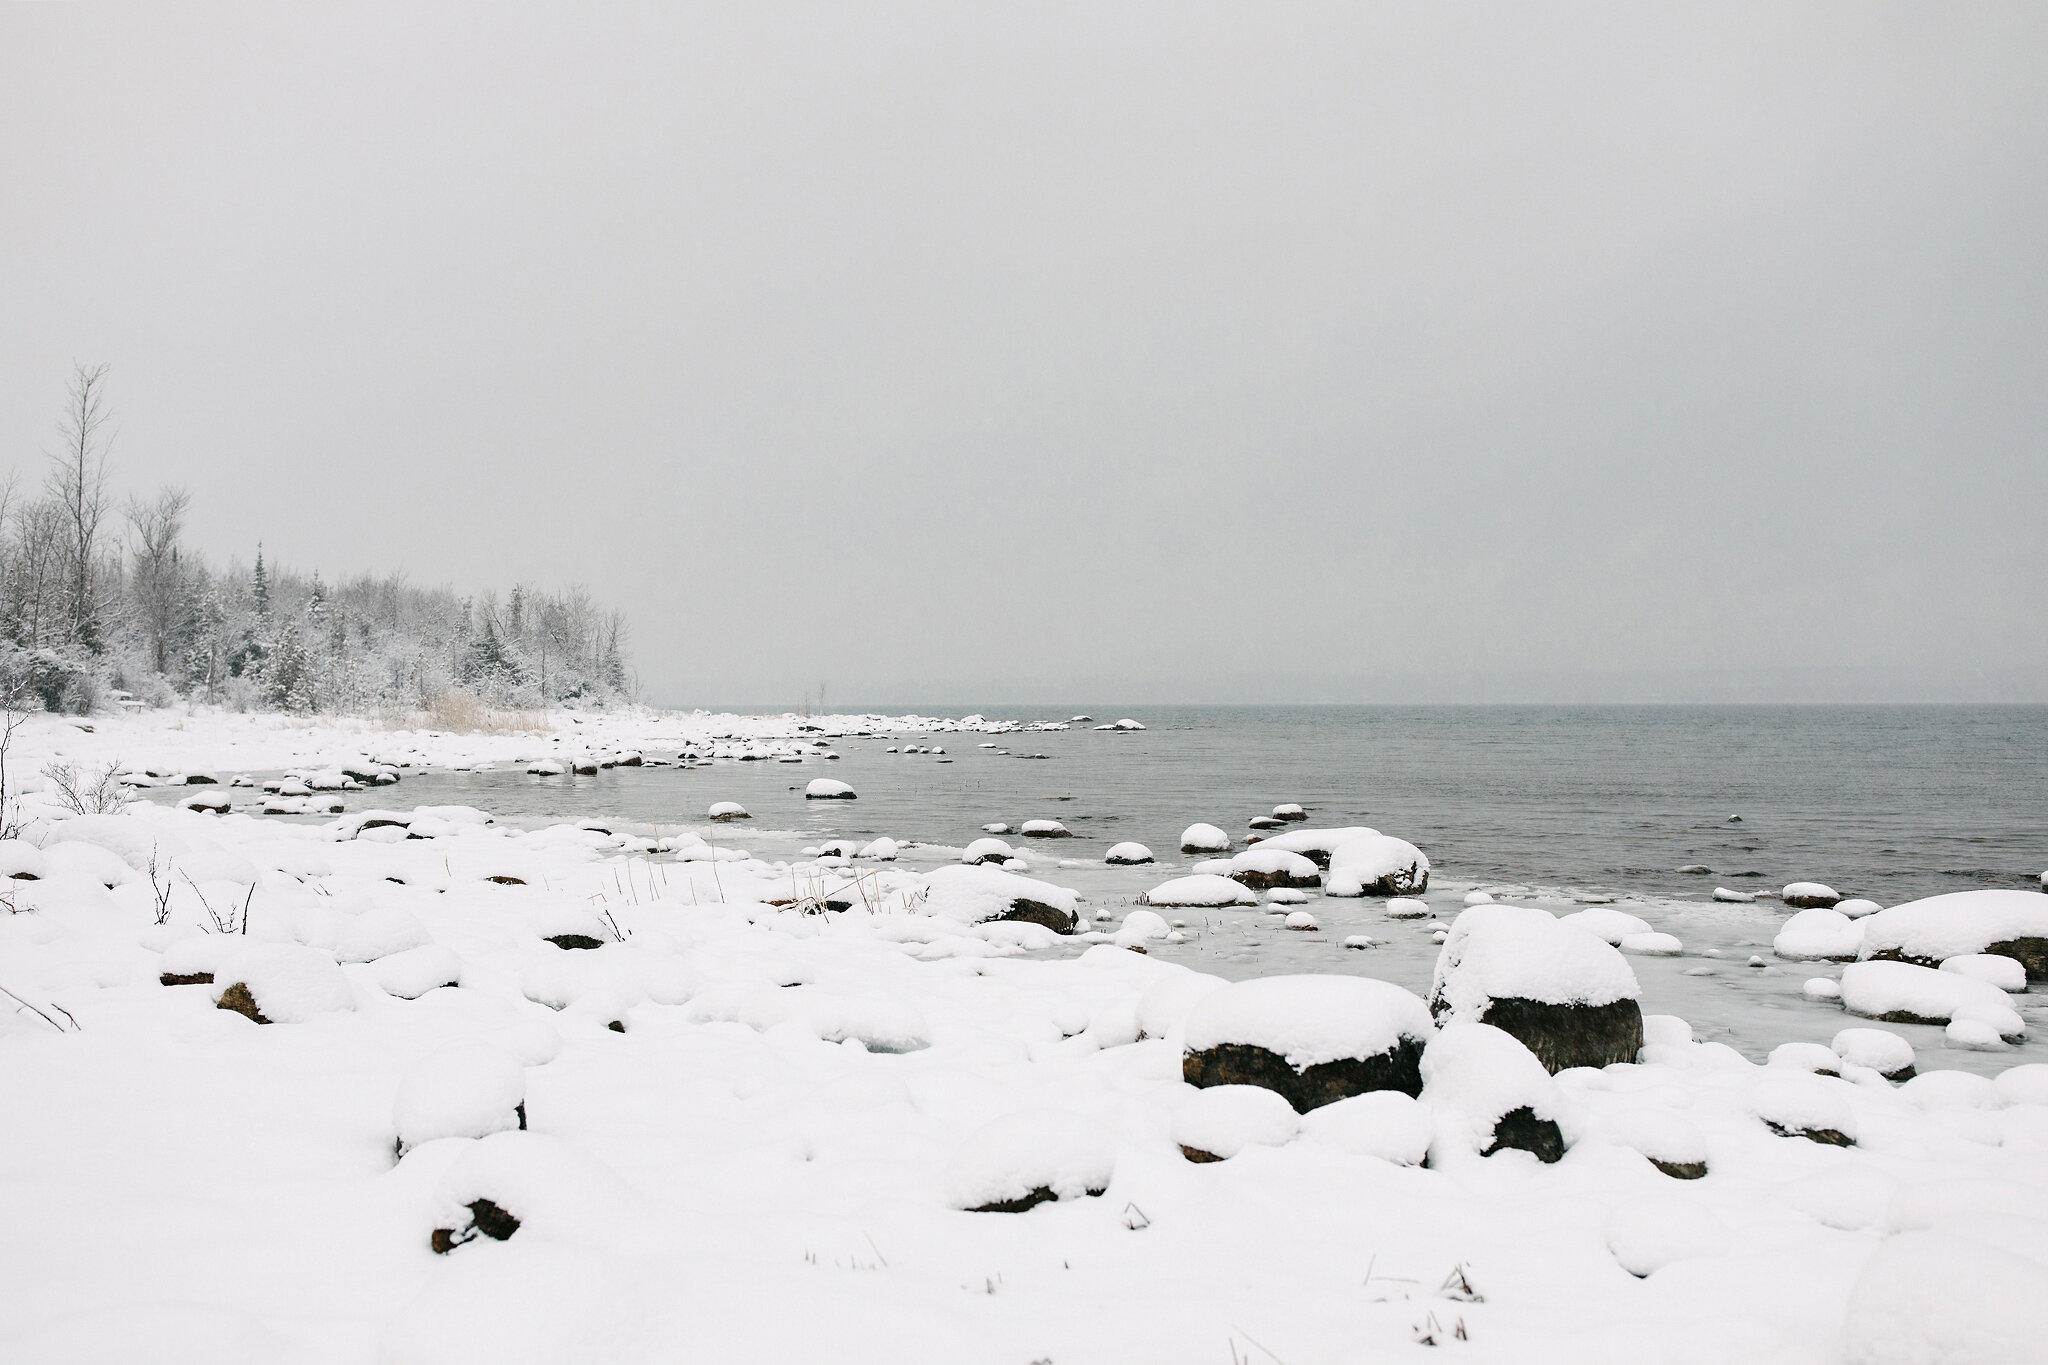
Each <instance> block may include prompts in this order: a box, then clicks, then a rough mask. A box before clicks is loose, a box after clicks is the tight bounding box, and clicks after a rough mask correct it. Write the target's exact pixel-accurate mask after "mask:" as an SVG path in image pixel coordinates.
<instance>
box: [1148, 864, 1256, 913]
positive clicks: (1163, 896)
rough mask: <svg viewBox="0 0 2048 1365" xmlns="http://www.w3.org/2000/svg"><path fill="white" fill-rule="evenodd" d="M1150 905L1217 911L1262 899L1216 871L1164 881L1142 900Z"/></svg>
mask: <svg viewBox="0 0 2048 1365" xmlns="http://www.w3.org/2000/svg"><path fill="white" fill-rule="evenodd" d="M1138 899H1139V900H1141V901H1142V902H1143V903H1144V904H1146V905H1164V906H1187V907H1190V908H1214V907H1216V906H1222V905H1257V904H1258V903H1259V898H1258V896H1257V895H1256V894H1255V893H1254V892H1252V891H1251V890H1249V889H1247V888H1246V887H1245V886H1243V885H1242V884H1241V883H1238V882H1234V881H1232V880H1231V879H1230V878H1228V877H1224V876H1220V875H1218V874H1217V873H1214V872H1203V873H1198V874H1197V875H1195V876H1192V877H1175V878H1174V879H1173V880H1172V881H1169V882H1161V883H1160V884H1159V885H1158V886H1155V887H1153V888H1152V889H1151V890H1150V891H1147V892H1146V893H1145V894H1144V895H1142V896H1140V897H1139V898H1138Z"/></svg>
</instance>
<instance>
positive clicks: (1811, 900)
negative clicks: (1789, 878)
mask: <svg viewBox="0 0 2048 1365" xmlns="http://www.w3.org/2000/svg"><path fill="white" fill-rule="evenodd" d="M1780 894H1781V895H1783V897H1784V899H1785V904H1787V905H1789V906H1791V907H1792V908H1793V909H1794V910H1808V909H1812V908H1814V907H1816V906H1818V907H1819V908H1821V909H1824V910H1829V909H1833V908H1834V905H1835V903H1836V902H1837V901H1839V900H1841V899H1842V893H1841V892H1839V891H1837V890H1835V888H1833V887H1832V886H1824V885H1822V884H1821V883H1820V882H1792V883H1790V884H1789V885H1787V886H1786V888H1785V889H1784V891H1783V892H1781V893H1780Z"/></svg>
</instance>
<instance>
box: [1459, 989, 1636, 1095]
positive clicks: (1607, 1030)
mask: <svg viewBox="0 0 2048 1365" xmlns="http://www.w3.org/2000/svg"><path fill="white" fill-rule="evenodd" d="M1430 1007H1431V1012H1432V1013H1437V1014H1441V1013H1442V1012H1443V1010H1444V1009H1445V1005H1444V1004H1443V1002H1442V1001H1441V1000H1436V1001H1432V1002H1431V1006H1430ZM1479 1022H1480V1023H1482V1024H1492V1025H1493V1026H1494V1027H1495V1028H1497V1029H1501V1030H1503V1031H1505V1032H1507V1033H1511V1034H1513V1035H1514V1036H1515V1037H1516V1038H1518V1039H1520V1040H1521V1042H1522V1046H1524V1047H1526V1048H1528V1049H1529V1051H1531V1052H1533V1053H1535V1054H1536V1060H1538V1061H1539V1062H1542V1063H1543V1069H1544V1070H1546V1071H1548V1072H1549V1073H1550V1074H1551V1075H1553V1076H1555V1075H1556V1074H1557V1073H1558V1072H1560V1071H1565V1070H1569V1069H1570V1068H1572V1067H1575V1066H1591V1067H1602V1066H1613V1065H1615V1064H1616V1063H1617V1062H1633V1061H1634V1060H1635V1059H1636V1054H1637V1053H1638V1052H1641V1051H1642V1049H1643V1009H1642V1006H1641V1005H1638V1004H1637V1003H1636V1002H1635V1001H1633V1000H1616V1001H1615V1002H1614V1003H1612V1004H1609V1005H1550V1004H1545V1003H1544V1002H1543V1001H1541V1000H1521V999H1515V998H1507V999H1501V1000H1494V1001H1491V1002H1490V1003H1488V1005H1487V1006H1486V1008H1485V1009H1484V1010H1483V1011H1481V1013H1480V1015H1479Z"/></svg>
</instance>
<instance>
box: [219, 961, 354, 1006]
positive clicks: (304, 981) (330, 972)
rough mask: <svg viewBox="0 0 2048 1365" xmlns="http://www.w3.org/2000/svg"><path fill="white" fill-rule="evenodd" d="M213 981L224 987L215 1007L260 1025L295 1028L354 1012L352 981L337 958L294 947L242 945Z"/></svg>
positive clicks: (223, 964)
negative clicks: (336, 962)
mask: <svg viewBox="0 0 2048 1365" xmlns="http://www.w3.org/2000/svg"><path fill="white" fill-rule="evenodd" d="M230 977H232V979H230ZM214 980H215V982H216V983H225V984H222V985H221V989H220V991H219V993H218V994H216V995H215V997H214V1003H215V1004H216V1005H218V1006H219V1007H220V1008H221V1009H224V1010H233V1011H234V1012H235V1013H237V1014H240V1015H243V1016H245V1017H246V1018H248V1019H251V1020H253V1021H255V1022H256V1023H259V1024H297V1023H303V1022H305V1021H306V1020H308V1019H311V1018H314V1017H315V1016H316V1015H321V1014H327V1013H330V1012H333V1011H338V1010H352V1009H354V1008H355V996H354V994H353V993H351V992H350V990H349V987H348V978H347V977H345V976H343V975H342V974H341V968H339V967H337V966H335V965H334V959H333V958H331V957H329V956H328V955H327V954H325V953H323V952H320V951H319V950H318V949H314V948H302V947H300V946H299V945H298V944H295V943H252V944H249V945H248V946H246V947H242V948H240V949H239V950H238V951H236V952H234V953H233V954H232V955H231V956H230V957H229V958H228V959H227V960H226V961H225V962H223V963H222V964H221V965H220V966H218V967H216V968H215V972H214Z"/></svg>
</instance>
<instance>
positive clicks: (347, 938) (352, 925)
mask: <svg viewBox="0 0 2048 1365" xmlns="http://www.w3.org/2000/svg"><path fill="white" fill-rule="evenodd" d="M433 941H434V937H433V935H432V934H429V933H428V932H427V926H426V925H424V924H421V923H420V921H419V918H418V916H416V915H414V914H412V913H411V912H410V911H407V910H401V909H399V908H398V907H397V906H395V905H386V906H377V907H373V908H371V909H369V910H365V911H363V912H362V913H361V914H359V915H356V916H353V917H352V918H350V919H349V921H348V922H347V923H346V924H345V925H343V926H342V930H341V935H340V937H339V938H338V939H337V940H336V941H335V945H334V953H335V956H336V957H338V958H340V959H341V960H342V961H343V962H375V961H376V960H377V959H378V958H380V957H389V956H391V955H392V954H393V953H402V952H405V951H407V950H408V949H411V948H420V947H424V946H425V945H427V944H429V943H432V942H433Z"/></svg>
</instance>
